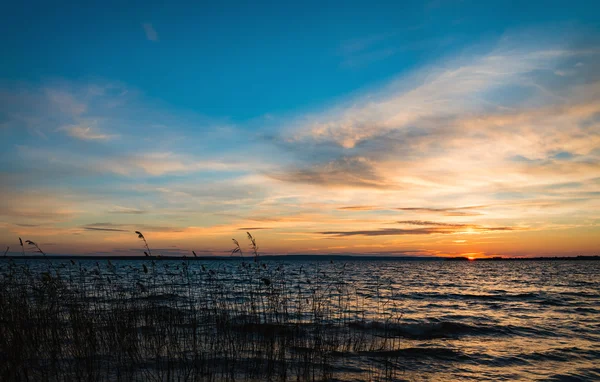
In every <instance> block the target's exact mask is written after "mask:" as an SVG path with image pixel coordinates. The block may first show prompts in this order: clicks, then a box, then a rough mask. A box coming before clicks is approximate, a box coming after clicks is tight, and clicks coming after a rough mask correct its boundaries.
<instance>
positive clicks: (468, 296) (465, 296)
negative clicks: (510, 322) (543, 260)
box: [406, 292, 539, 301]
mask: <svg viewBox="0 0 600 382" xmlns="http://www.w3.org/2000/svg"><path fill="white" fill-rule="evenodd" d="M406 297H408V298H412V299H415V300H428V299H431V300H445V301H448V300H475V301H523V300H533V299H536V298H539V295H537V294H536V293H515V294H507V293H501V294H486V293H428V292H419V293H412V294H408V295H406Z"/></svg>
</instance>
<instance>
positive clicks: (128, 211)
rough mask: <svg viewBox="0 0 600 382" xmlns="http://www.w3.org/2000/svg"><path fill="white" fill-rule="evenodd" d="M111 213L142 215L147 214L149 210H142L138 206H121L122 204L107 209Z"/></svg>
mask: <svg viewBox="0 0 600 382" xmlns="http://www.w3.org/2000/svg"><path fill="white" fill-rule="evenodd" d="M107 212H108V213H109V214H132V215H141V214H145V213H147V212H148V211H145V210H140V209H137V208H130V207H121V206H115V207H114V208H111V209H110V210H108V211H107Z"/></svg>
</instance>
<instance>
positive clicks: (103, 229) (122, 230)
mask: <svg viewBox="0 0 600 382" xmlns="http://www.w3.org/2000/svg"><path fill="white" fill-rule="evenodd" d="M83 229H85V230H88V231H108V232H129V231H127V230H125V229H119V228H99V227H83Z"/></svg>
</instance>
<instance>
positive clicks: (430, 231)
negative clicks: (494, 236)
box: [319, 221, 522, 237]
mask: <svg viewBox="0 0 600 382" xmlns="http://www.w3.org/2000/svg"><path fill="white" fill-rule="evenodd" d="M399 223H402V222H399ZM414 223H415V221H412V223H404V224H413V225H434V227H427V228H414V229H403V228H380V229H376V230H356V231H324V232H319V233H320V234H322V235H328V236H337V237H344V236H400V235H434V234H445V235H447V234H455V233H482V232H491V231H515V230H522V228H515V227H485V226H479V225H474V224H444V223H434V222H416V223H418V224H414ZM420 223H433V224H420Z"/></svg>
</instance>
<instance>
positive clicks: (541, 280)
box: [82, 260, 600, 381]
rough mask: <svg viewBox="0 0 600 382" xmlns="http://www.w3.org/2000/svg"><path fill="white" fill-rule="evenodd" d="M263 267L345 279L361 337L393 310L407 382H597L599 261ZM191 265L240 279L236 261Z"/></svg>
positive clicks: (350, 367)
mask: <svg viewBox="0 0 600 382" xmlns="http://www.w3.org/2000/svg"><path fill="white" fill-rule="evenodd" d="M82 263H84V264H88V263H89V267H90V268H91V267H92V266H93V264H95V262H92V261H89V262H87V261H86V262H82ZM114 263H115V264H116V265H117V268H118V269H121V270H122V272H125V269H128V267H129V266H133V268H134V269H136V267H137V269H141V262H139V261H115V262H114ZM266 263H267V264H268V266H269V267H270V268H274V267H277V266H283V267H285V269H286V275H287V276H286V277H288V278H290V279H291V282H292V283H293V282H294V281H296V282H297V283H298V284H303V285H304V286H305V287H306V286H307V283H308V282H309V281H308V280H306V275H307V274H309V275H310V274H313V275H314V274H319V273H320V274H322V275H323V276H324V278H330V279H333V277H334V276H333V275H335V277H341V278H342V279H343V280H342V281H343V282H344V283H345V285H347V286H348V287H349V288H352V289H353V290H354V293H355V294H356V295H357V296H360V298H361V299H360V303H357V304H356V305H354V306H351V307H346V309H350V310H352V312H351V313H352V314H354V315H356V317H357V320H356V324H355V325H354V327H355V329H357V330H362V331H368V332H371V333H377V331H378V330H380V328H381V323H382V322H383V321H382V320H383V317H384V316H386V315H387V314H389V313H390V312H391V311H393V315H394V317H398V319H397V320H395V322H394V324H393V325H392V326H391V327H388V335H389V334H391V335H392V336H394V337H396V338H399V345H400V346H399V348H398V350H397V351H396V353H395V355H397V358H395V359H394V361H393V362H394V367H396V368H398V370H399V372H398V373H397V377H398V378H401V379H403V380H411V381H413V380H414V381H421V380H428V381H448V380H461V381H464V380H476V381H481V380H495V381H498V380H508V381H518V380H523V381H525V380H526V381H529V380H550V381H579V380H581V381H592V380H600V262H598V261H523V262H519V261H501V262H477V261H475V262H448V261H348V262H346V263H345V264H344V263H337V262H335V263H329V261H318V262H315V261H301V260H298V261H288V262H278V261H267V262H266ZM165 264H170V267H169V268H168V269H169V270H173V269H174V268H175V267H177V266H178V264H179V265H181V262H174V261H160V262H157V270H159V271H160V272H163V273H166V272H168V271H169V270H167V268H166V267H165ZM190 264H191V267H192V269H195V271H196V273H198V272H200V271H201V268H200V267H201V266H202V265H205V267H206V269H214V270H216V272H215V275H216V276H215V277H219V275H220V276H221V280H223V281H224V282H230V283H232V284H235V283H236V282H238V281H239V280H237V279H236V277H234V276H233V275H235V274H236V269H237V268H238V267H239V262H236V261H197V262H190ZM301 268H302V269H303V270H304V273H302V272H300V271H299V270H300V269H301ZM129 269H131V268H129ZM307 270H308V271H307ZM138 273H139V272H138ZM136 277H137V276H136ZM359 318H360V319H359ZM373 356H374V357H375V356H376V354H374V355H373ZM346 358H347V359H346V360H345V361H344V363H343V364H344V367H341V368H340V369H339V373H338V375H339V376H340V379H368V370H366V368H367V367H372V362H371V363H366V362H364V357H363V358H356V359H353V358H352V355H351V354H348V355H346ZM367 358H368V354H367ZM367 365H371V366H367Z"/></svg>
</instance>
